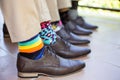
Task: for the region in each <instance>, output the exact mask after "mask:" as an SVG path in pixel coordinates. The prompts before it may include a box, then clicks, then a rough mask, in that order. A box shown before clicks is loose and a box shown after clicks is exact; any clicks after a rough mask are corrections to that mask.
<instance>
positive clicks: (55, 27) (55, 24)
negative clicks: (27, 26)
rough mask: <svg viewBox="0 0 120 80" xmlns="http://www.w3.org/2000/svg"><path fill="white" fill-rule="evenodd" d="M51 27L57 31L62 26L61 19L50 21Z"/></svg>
mask: <svg viewBox="0 0 120 80" xmlns="http://www.w3.org/2000/svg"><path fill="white" fill-rule="evenodd" d="M51 24H52V29H53V30H54V31H55V32H57V31H59V30H60V29H61V28H62V27H63V24H62V21H61V20H60V21H56V22H52V23H51Z"/></svg>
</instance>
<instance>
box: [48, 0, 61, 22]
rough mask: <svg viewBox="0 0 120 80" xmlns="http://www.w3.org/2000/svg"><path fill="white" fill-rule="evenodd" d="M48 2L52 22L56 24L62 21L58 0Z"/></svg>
mask: <svg viewBox="0 0 120 80" xmlns="http://www.w3.org/2000/svg"><path fill="white" fill-rule="evenodd" d="M46 2H47V5H48V9H49V12H50V15H51V21H52V22H54V21H58V20H60V16H59V13H58V4H57V0H46Z"/></svg>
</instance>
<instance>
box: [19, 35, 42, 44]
mask: <svg viewBox="0 0 120 80" xmlns="http://www.w3.org/2000/svg"><path fill="white" fill-rule="evenodd" d="M38 40H40V37H39V36H38V37H36V38H35V39H33V40H31V41H29V42H25V43H18V45H19V46H28V45H32V44H34V43H35V42H37V41H38Z"/></svg>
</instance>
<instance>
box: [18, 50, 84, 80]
mask: <svg viewBox="0 0 120 80" xmlns="http://www.w3.org/2000/svg"><path fill="white" fill-rule="evenodd" d="M84 67H85V63H84V62H82V61H79V60H68V59H63V58H61V57H58V56H57V55H55V53H53V52H52V51H51V50H50V49H49V48H46V49H45V52H44V56H43V57H42V58H41V59H39V60H31V59H28V58H26V57H23V56H21V55H20V54H18V59H17V69H18V76H19V77H23V78H33V77H38V76H60V75H66V74H69V73H73V72H75V71H78V70H81V69H82V68H84Z"/></svg>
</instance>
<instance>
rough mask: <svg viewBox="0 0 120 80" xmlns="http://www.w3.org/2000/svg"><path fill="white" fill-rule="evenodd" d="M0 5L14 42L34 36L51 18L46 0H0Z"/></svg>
mask: <svg viewBox="0 0 120 80" xmlns="http://www.w3.org/2000/svg"><path fill="white" fill-rule="evenodd" d="M0 6H1V9H2V13H3V16H4V19H5V23H6V25H7V28H8V31H9V34H10V37H11V40H12V42H20V41H25V40H28V39H30V38H32V37H33V36H35V35H37V34H38V33H39V32H40V22H43V21H47V20H50V19H51V17H50V15H49V11H48V7H47V4H46V1H45V0H0Z"/></svg>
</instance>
